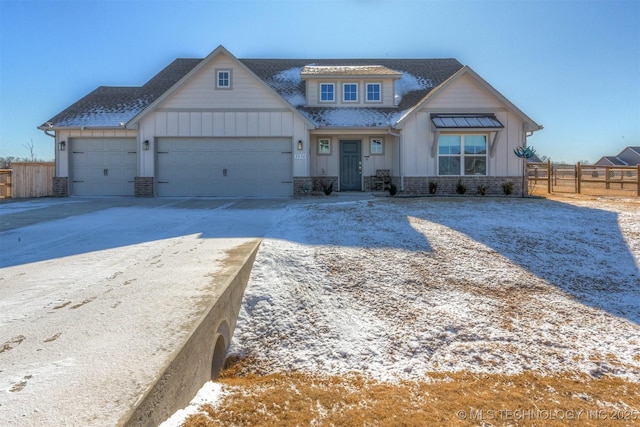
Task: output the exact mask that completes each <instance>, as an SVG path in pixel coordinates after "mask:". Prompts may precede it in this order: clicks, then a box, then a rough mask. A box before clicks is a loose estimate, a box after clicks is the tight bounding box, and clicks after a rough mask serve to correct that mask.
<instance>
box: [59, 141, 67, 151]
mask: <svg viewBox="0 0 640 427" xmlns="http://www.w3.org/2000/svg"><path fill="white" fill-rule="evenodd" d="M66 145H67V143H66V142H64V141H60V142H59V143H58V150H60V151H64V148H65V146H66Z"/></svg>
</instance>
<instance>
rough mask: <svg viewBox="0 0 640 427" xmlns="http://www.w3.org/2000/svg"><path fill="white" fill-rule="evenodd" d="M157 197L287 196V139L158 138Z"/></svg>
mask: <svg viewBox="0 0 640 427" xmlns="http://www.w3.org/2000/svg"><path fill="white" fill-rule="evenodd" d="M157 155H158V162H157V165H158V170H157V177H158V179H157V190H158V195H159V196H223V197H235V196H291V194H292V189H293V185H292V182H293V179H292V172H291V139H287V138H255V139H248V138H159V139H158V153H157Z"/></svg>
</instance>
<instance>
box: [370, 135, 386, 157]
mask: <svg viewBox="0 0 640 427" xmlns="http://www.w3.org/2000/svg"><path fill="white" fill-rule="evenodd" d="M371 154H373V155H375V154H384V144H383V143H382V138H371Z"/></svg>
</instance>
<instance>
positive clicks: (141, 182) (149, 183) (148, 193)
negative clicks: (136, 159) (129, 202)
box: [133, 176, 153, 197]
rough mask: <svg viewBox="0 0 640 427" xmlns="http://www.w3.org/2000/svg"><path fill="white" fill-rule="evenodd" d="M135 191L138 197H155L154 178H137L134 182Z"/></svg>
mask: <svg viewBox="0 0 640 427" xmlns="http://www.w3.org/2000/svg"><path fill="white" fill-rule="evenodd" d="M133 189H134V194H135V195H136V197H153V177H152V176H136V177H135V178H134V181H133Z"/></svg>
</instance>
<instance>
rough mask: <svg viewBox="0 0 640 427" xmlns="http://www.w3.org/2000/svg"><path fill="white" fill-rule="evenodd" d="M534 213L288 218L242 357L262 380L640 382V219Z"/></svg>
mask: <svg viewBox="0 0 640 427" xmlns="http://www.w3.org/2000/svg"><path fill="white" fill-rule="evenodd" d="M638 207H639V206H638V205H637V204H635V205H632V208H631V209H630V210H627V211H622V212H617V211H616V210H615V207H613V208H608V207H607V206H604V207H601V206H600V205H598V204H597V203H596V204H587V205H586V206H572V205H568V204H564V203H558V202H553V201H547V200H538V199H525V200H519V199H484V198H482V199H475V198H474V199H440V200H438V199H399V200H393V201H387V200H380V201H378V200H376V201H362V202H354V203H344V204H333V205H328V204H327V205H319V206H314V207H313V208H312V209H311V208H309V207H308V206H305V205H300V206H292V207H290V208H289V209H288V210H287V212H286V214H285V215H284V216H283V217H281V218H280V221H279V222H278V223H277V224H276V225H275V226H274V227H273V228H272V229H271V230H270V232H269V234H268V235H267V237H268V238H267V239H266V240H265V241H264V242H263V244H262V247H261V249H260V252H259V254H258V257H257V259H256V263H255V265H254V269H253V272H252V277H251V280H250V282H249V286H248V288H247V291H246V294H245V302H244V305H243V307H242V309H241V313H240V317H239V320H238V326H237V329H236V332H235V336H234V340H233V343H232V348H231V353H236V354H239V355H245V356H251V357H254V358H256V359H257V366H256V367H255V371H256V372H258V373H265V374H266V373H269V372H274V371H287V370H303V371H306V372H317V373H325V374H332V375H335V374H343V373H346V372H351V371H357V372H362V373H365V374H368V375H370V376H372V377H374V378H377V379H381V380H394V379H398V378H403V379H419V378H424V376H425V373H427V372H430V371H471V372H486V373H504V374H513V373H517V372H521V371H523V370H537V371H542V372H563V371H577V372H584V373H588V374H590V375H593V376H599V375H603V374H611V375H616V376H620V377H623V378H625V379H628V380H631V381H640V360H639V359H638V355H639V354H640V327H639V325H640V274H639V271H638V265H640V261H639V260H640V247H639V246H638V243H639V242H640V209H638Z"/></svg>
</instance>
